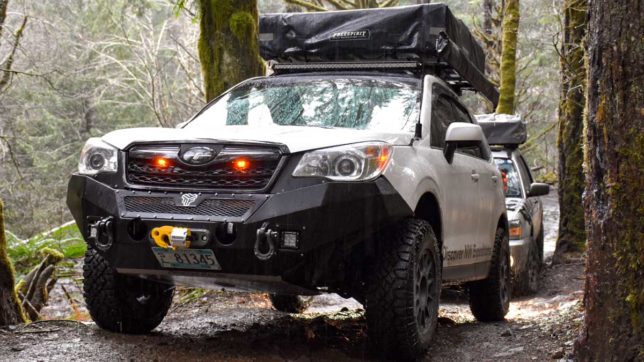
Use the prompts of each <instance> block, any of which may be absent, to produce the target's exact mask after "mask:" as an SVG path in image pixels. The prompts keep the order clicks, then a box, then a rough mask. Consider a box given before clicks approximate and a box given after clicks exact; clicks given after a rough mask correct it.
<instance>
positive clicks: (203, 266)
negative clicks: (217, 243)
mask: <svg viewBox="0 0 644 362" xmlns="http://www.w3.org/2000/svg"><path fill="white" fill-rule="evenodd" d="M152 251H153V252H154V255H155V256H156V257H157V260H158V261H159V264H161V266H162V267H164V268H173V269H199V270H221V265H219V262H218V261H217V258H215V253H213V252H212V250H210V249H177V250H172V249H164V248H158V247H153V248H152Z"/></svg>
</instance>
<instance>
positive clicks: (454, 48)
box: [259, 4, 499, 105]
mask: <svg viewBox="0 0 644 362" xmlns="http://www.w3.org/2000/svg"><path fill="white" fill-rule="evenodd" d="M259 30H260V31H259V32H260V35H259V43H260V53H261V56H262V57H263V58H264V59H265V60H267V61H269V64H271V67H272V69H273V71H274V72H275V73H276V74H283V73H298V72H314V71H333V70H370V71H371V70H376V71H377V70H381V71H407V72H416V73H425V74H434V75H436V76H438V77H439V78H441V79H443V80H444V81H445V82H447V83H448V84H449V85H450V86H451V87H452V88H453V89H454V90H455V91H457V92H460V91H461V90H463V89H469V90H475V91H478V92H480V93H481V94H483V95H484V96H485V97H486V98H488V99H489V100H490V101H491V102H492V103H493V104H495V105H496V103H497V102H498V97H499V94H498V91H497V90H496V88H495V87H494V85H493V84H492V83H491V82H490V81H489V80H488V79H487V78H486V77H485V54H484V53H483V49H482V48H481V46H480V45H479V44H478V43H477V41H476V40H475V39H474V37H473V36H472V34H471V33H470V31H469V29H468V28H467V27H466V26H465V24H463V22H461V21H460V20H458V19H456V18H455V17H454V16H453V15H452V13H451V11H450V10H449V8H448V7H447V5H444V4H423V5H412V6H404V7H397V8H385V9H363V10H347V11H329V12H317V13H286V14H266V15H262V16H261V17H260V22H259Z"/></svg>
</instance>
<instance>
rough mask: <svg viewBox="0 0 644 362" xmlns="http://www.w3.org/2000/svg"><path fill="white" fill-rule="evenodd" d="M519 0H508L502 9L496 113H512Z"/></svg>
mask: <svg viewBox="0 0 644 362" xmlns="http://www.w3.org/2000/svg"><path fill="white" fill-rule="evenodd" d="M518 32H519V0H508V1H507V2H506V4H505V9H504V11H503V40H502V42H503V48H502V50H501V74H500V77H501V87H500V89H499V104H498V106H497V108H496V113H500V114H514V99H515V88H516V78H517V35H518Z"/></svg>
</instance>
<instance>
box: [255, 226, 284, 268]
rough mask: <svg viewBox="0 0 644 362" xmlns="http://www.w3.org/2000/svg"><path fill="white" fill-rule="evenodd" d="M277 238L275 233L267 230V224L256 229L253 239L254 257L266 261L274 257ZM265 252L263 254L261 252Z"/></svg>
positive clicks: (277, 235) (277, 234)
mask: <svg viewBox="0 0 644 362" xmlns="http://www.w3.org/2000/svg"><path fill="white" fill-rule="evenodd" d="M278 237H279V233H278V232H277V231H273V230H271V229H269V228H268V222H265V223H263V224H262V227H260V228H259V229H257V238H256V239H255V256H256V257H257V259H259V260H268V259H270V258H271V257H272V256H273V255H275V240H277V238H278ZM265 249H268V250H266V252H263V251H262V250H265Z"/></svg>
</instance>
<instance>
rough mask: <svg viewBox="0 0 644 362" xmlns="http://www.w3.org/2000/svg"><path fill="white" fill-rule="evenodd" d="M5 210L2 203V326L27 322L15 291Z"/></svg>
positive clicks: (0, 281)
mask: <svg viewBox="0 0 644 362" xmlns="http://www.w3.org/2000/svg"><path fill="white" fill-rule="evenodd" d="M3 216H4V210H3V206H2V202H1V201H0V326H5V325H12V324H18V323H24V322H25V316H24V314H23V313H22V308H21V307H20V304H19V302H18V296H17V295H16V290H15V279H14V278H15V276H14V275H15V273H14V270H13V264H11V260H10V259H9V256H8V255H7V239H6V237H5V232H4V217H3Z"/></svg>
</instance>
